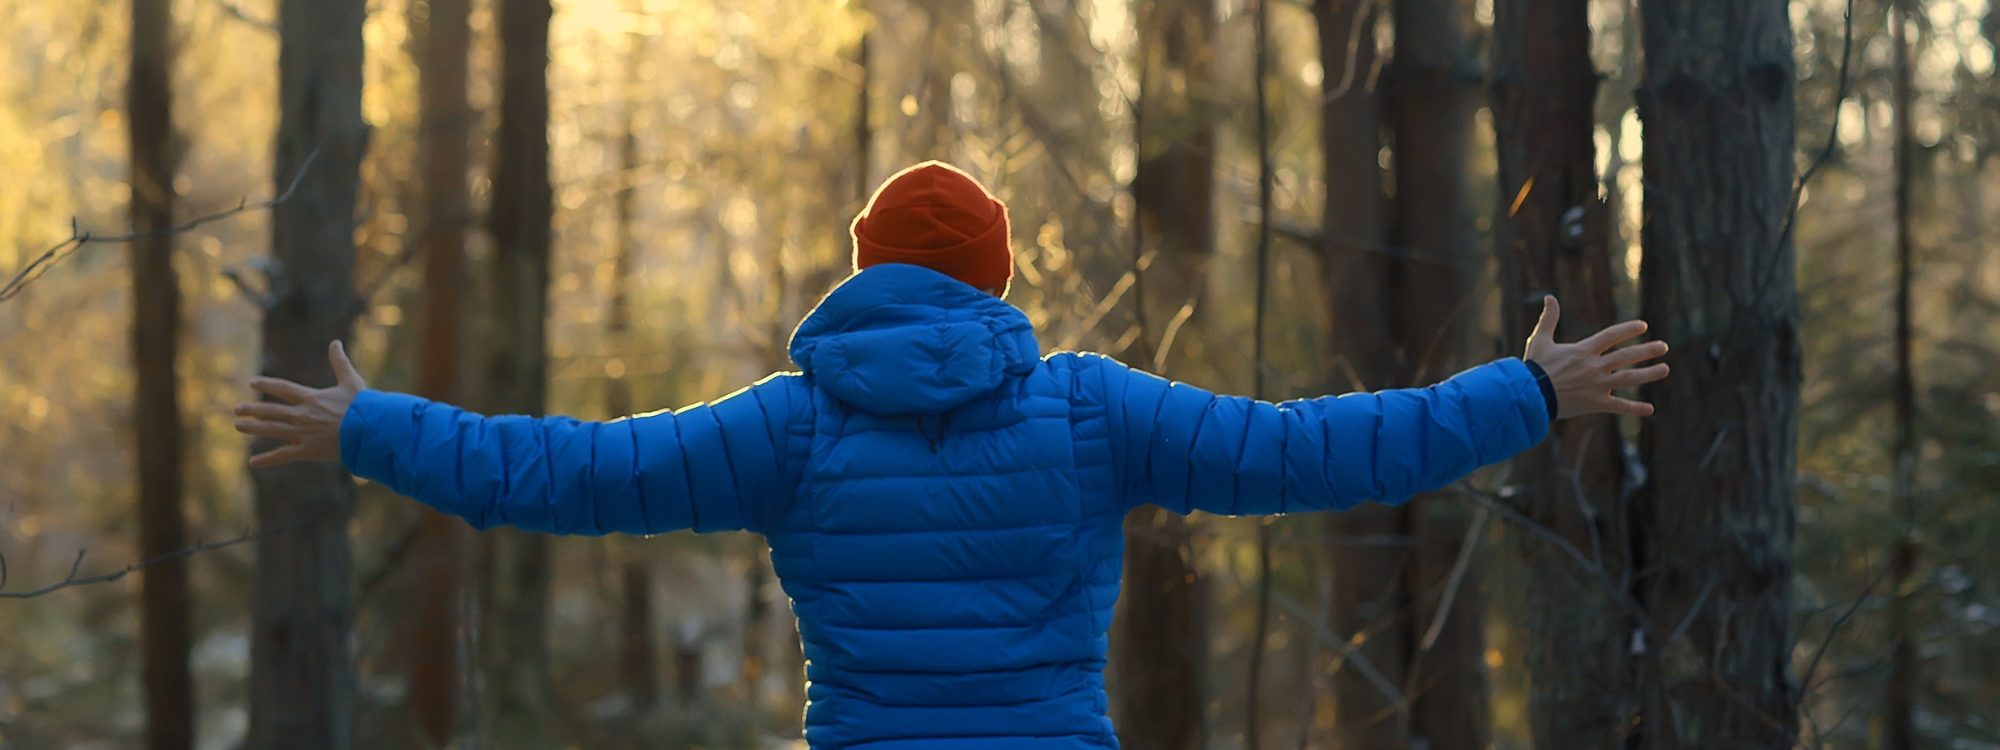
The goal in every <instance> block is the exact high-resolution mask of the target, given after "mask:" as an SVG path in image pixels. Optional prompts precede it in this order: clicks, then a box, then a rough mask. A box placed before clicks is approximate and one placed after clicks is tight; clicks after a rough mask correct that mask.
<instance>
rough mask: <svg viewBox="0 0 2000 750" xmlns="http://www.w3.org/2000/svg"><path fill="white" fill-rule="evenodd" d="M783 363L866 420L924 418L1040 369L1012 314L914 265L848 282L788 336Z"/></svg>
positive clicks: (1037, 352)
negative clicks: (863, 414) (899, 416)
mask: <svg viewBox="0 0 2000 750" xmlns="http://www.w3.org/2000/svg"><path fill="white" fill-rule="evenodd" d="M791 355H792V363H793V364H796V365H798V367H799V370H800V371H802V372H804V373H805V375H806V377H807V378H809V379H811V380H812V382H813V383H815V384H817V385H818V386H819V387H821V388H825V389H826V391H827V392H828V393H831V394H833V396H834V397H835V398H838V399H840V400H841V401H844V402H847V403H848V404H851V405H853V406H855V407H856V408H859V409H861V410H863V411H867V412H870V413H874V414H933V413H939V412H944V411H948V410H950V409H953V408H957V407H959V406H962V405H964V404H965V403H966V402H969V401H972V400H973V399H976V398H979V397H980V396H984V395H986V394H989V393H992V392H993V391H994V390H995V389H997V388H999V387H1000V386H1001V385H1002V384H1003V383H1005V382H1006V381H1007V379H1008V378H1010V377H1017V376H1020V375H1025V374H1027V373H1028V372H1030V371H1032V370H1034V368H1035V365H1036V363H1037V362H1039V361H1040V360H1041V346H1040V345H1039V344H1038V343H1036V341H1035V333H1034V326H1032V325H1031V324H1030V323H1029V322H1028V316H1027V315H1026V314H1024V313H1022V312H1021V311H1020V309H1019V308H1016V307H1014V306H1013V305H1010V304H1007V303H1006V302H1005V301H1002V300H1001V299H999V298H998V297H994V296H992V295H990V294H987V293H985V292H982V291H980V290H978V289H974V288H972V287H971V286H969V285H967V284H965V283H964V282H961V281H959V280H957V279H954V278H952V277H950V276H946V275H944V274H942V273H938V272H937V271H933V270H930V269H928V268H923V267H921V266H911V265H903V264H897V263H885V264H882V265H878V266H874V267H871V268H868V269H866V270H863V271H861V272H859V273H856V274H854V275H853V276H849V277H848V278H847V280H846V281H843V282H841V284H840V286H838V287H835V288H834V290H833V291H832V292H831V293H829V294H828V295H827V296H826V299H825V300H822V301H821V302H820V303H819V306H818V307H816V308H813V311H812V313H811V314H808V315H807V316H806V319H805V321H804V322H802V323H800V324H799V328H798V330H797V331H795V332H793V333H792V344H791Z"/></svg>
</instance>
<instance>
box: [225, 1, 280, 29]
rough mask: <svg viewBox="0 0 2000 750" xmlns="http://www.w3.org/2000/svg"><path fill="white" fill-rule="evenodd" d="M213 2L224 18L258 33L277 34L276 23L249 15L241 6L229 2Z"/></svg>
mask: <svg viewBox="0 0 2000 750" xmlns="http://www.w3.org/2000/svg"><path fill="white" fill-rule="evenodd" d="M214 2H215V7H217V8H219V9H221V10H222V14H223V15H225V16H229V17H230V18H234V19H236V20H238V21H241V22H243V23H245V24H248V25H249V26H250V27H252V28H255V29H257V30H258V31H266V32H270V33H272V34H276V33H278V22H277V21H273V20H271V19H268V18H260V17H257V16H254V15H251V14H250V12H249V11H247V10H244V9H243V6H241V5H237V4H236V3H233V2H230V0H214Z"/></svg>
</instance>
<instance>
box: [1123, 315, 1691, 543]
mask: <svg viewBox="0 0 2000 750" xmlns="http://www.w3.org/2000/svg"><path fill="white" fill-rule="evenodd" d="M1560 315H1561V310H1560V308H1559V307H1558V306H1557V304H1556V302H1555V300H1554V299H1553V298H1550V299H1549V300H1548V301H1547V302H1546V303H1545V308H1544V311H1543V316H1542V321H1541V323H1540V324H1539V325H1538V326H1537V327H1536V332H1535V334H1534V336H1533V337H1532V338H1530V340H1529V343H1528V349H1527V357H1528V359H1525V360H1524V359H1511V358H1510V359H1505V360H1500V361H1498V362H1493V363H1491V364H1487V365H1482V366H1479V367H1475V368H1472V369H1470V370H1467V371H1465V372H1463V373H1460V374H1458V375H1457V376H1455V377H1453V378H1451V379H1450V380H1447V381H1445V382H1443V383H1439V384H1437V385H1434V386H1430V387H1428V388H1410V389H1396V390H1386V391H1379V392H1375V393H1357V394H1349V395H1345V396H1337V397H1325V398H1317V399H1306V400H1299V401H1288V402H1285V403H1281V404H1273V403H1269V402H1264V401H1255V400H1252V399H1247V398H1242V397H1236V396H1218V395H1215V394H1212V393H1209V392H1208V391H1205V390H1202V389H1200V388H1195V387H1192V386H1189V385H1186V384H1181V383H1170V382H1168V381H1166V380H1164V379H1161V378H1158V377H1155V376H1153V375H1150V374H1147V373H1144V372H1139V371H1136V370H1131V369H1129V368H1126V367H1124V366H1123V365H1119V364H1117V363H1115V362H1111V361H1109V360H1104V361H1103V362H1102V363H1101V364H1102V367H1101V372H1102V373H1103V376H1104V379H1103V383H1104V389H1105V396H1106V398H1105V402H1106V404H1107V406H1108V408H1109V410H1110V414H1109V415H1108V418H1109V423H1110V426H1111V443H1112V449H1113V451H1114V452H1115V453H1116V454H1117V457H1118V460H1119V465H1120V466H1121V468H1122V472H1123V477H1122V479H1123V483H1124V486H1125V492H1126V496H1127V498H1128V499H1129V500H1130V501H1131V502H1132V503H1133V504H1138V503H1146V502H1150V503H1156V504H1158V505H1161V506H1162V507H1165V508H1167V509H1169V510H1173V511H1176V512H1181V513H1187V512H1191V511H1194V510H1202V511H1207V512H1210V513H1220V514H1226V515H1257V514H1271V513H1288V512H1297V511H1307V510H1323V509H1337V508H1346V507H1349V506H1352V505H1354V504H1356V503H1359V502H1361V501H1364V500H1377V501H1381V502H1389V503H1394V502H1400V501H1402V500H1404V499H1407V498H1409V497H1410V496H1412V495H1415V494H1418V493H1422V492H1427V491H1430V490H1435V489H1438V488H1441V487H1443V486H1445V485H1447V484H1450V483H1451V482H1453V481H1456V480H1457V479H1459V478H1460V477H1463V476H1465V475H1466V474H1469V473H1471V472H1472V471H1473V470H1475V469H1478V468H1479V467H1481V466H1485V465H1488V464H1492V463H1496V462H1499V461H1502V460H1505V459H1507V458H1509V457H1511V456H1513V455H1514V454H1516V453H1519V452H1521V451H1523V450H1526V449H1527V448H1529V447H1531V446H1533V445H1535V444H1536V443H1538V442H1540V441H1541V440H1542V438H1543V437H1544V436H1546V435H1547V434H1548V427H1549V422H1550V419H1551V418H1552V417H1555V416H1560V417H1575V416H1582V415H1585V414H1595V413H1606V412H1610V413H1619V414H1630V415H1635V416H1644V415H1647V414H1651V413H1652V407H1651V406H1650V405H1647V404H1642V403H1637V402H1633V401H1627V400H1624V399H1620V398H1617V397H1615V396H1613V395H1611V392H1612V390H1614V389H1617V388H1624V387H1629V386H1636V385H1641V384H1644V383H1649V382H1653V381H1656V380H1659V379H1661V378H1664V377H1666V375H1667V370H1666V366H1665V365H1654V366H1651V367H1643V368H1639V367H1635V366H1636V365H1638V364H1640V363H1642V362H1645V361H1647V360H1650V359H1653V358H1656V357H1658V356H1660V355H1662V354H1665V353H1666V345H1665V344H1663V343H1660V342H1652V343H1646V344H1638V345H1633V346H1628V347H1625V348H1622V349H1614V348H1613V347H1616V346H1617V345H1618V344H1620V343H1622V342H1625V341H1629V340H1631V339H1633V338H1635V337H1637V336H1638V335H1639V334H1641V333H1643V332H1644V331H1645V324H1644V323H1643V322H1638V321H1633V322H1629V323H1623V324H1619V325H1616V326H1612V327H1610V328H1607V329H1605V330H1604V331H1601V332H1599V333H1597V334H1595V335H1592V336H1590V337H1589V338H1586V339H1584V340H1583V341H1580V342H1577V343H1573V344H1559V343H1556V342H1555V340H1554V335H1553V332H1554V330H1555V323H1556V320H1557V318H1559V317H1560ZM1529 362H1533V363H1534V364H1533V365H1531V364H1529ZM1538 370H1539V372H1538ZM1545 386H1546V387H1545ZM1547 394H1553V396H1554V402H1553V403H1551V401H1550V398H1549V395H1547Z"/></svg>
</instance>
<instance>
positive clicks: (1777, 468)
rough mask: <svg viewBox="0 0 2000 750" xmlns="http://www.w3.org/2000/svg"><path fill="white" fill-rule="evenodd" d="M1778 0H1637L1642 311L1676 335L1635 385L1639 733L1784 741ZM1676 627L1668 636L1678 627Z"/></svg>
mask: <svg viewBox="0 0 2000 750" xmlns="http://www.w3.org/2000/svg"><path fill="white" fill-rule="evenodd" d="M1788 5H1789V4H1788V3H1785V2H1783V1H1782V0H1745V1H1743V2H1736V3H1713V4H1709V3H1704V4H1700V5H1699V6H1697V5H1696V4H1691V3H1686V2H1672V1H1670V0H1641V2H1640V3H1639V9H1640V14H1641V21H1642V23H1644V33H1645V41H1646V55H1645V66H1646V69H1645V80H1644V82H1643V83H1642V84H1641V87H1640V90H1639V95H1638V101H1639V114H1640V119H1641V121H1642V122H1643V123H1644V124H1645V136H1646V153H1645V173H1646V187H1647V190H1646V197H1645V200H1646V223H1645V227H1644V230H1643V238H1644V242H1645V258H1644V265H1643V268H1642V271H1643V276H1642V283H1641V287H1640V312H1641V314H1642V315H1643V317H1645V318H1646V320H1648V321H1649V322H1650V323H1651V324H1652V333H1653V334H1654V335H1656V336H1658V337H1659V338H1661V339H1664V340H1666V341H1667V342H1668V343H1669V344H1671V345H1672V346H1673V353H1672V354H1669V355H1668V362H1669V363H1670V364H1671V365H1672V366H1673V368H1674V374H1673V377H1671V378H1668V379H1667V380H1666V381H1664V382H1662V383H1659V384H1656V385H1654V386H1650V387H1648V388H1647V389H1645V392H1644V395H1645V396H1647V397H1648V398H1649V399H1650V400H1651V401H1652V402H1653V403H1654V404H1655V406H1656V407H1657V409H1658V411H1657V414H1656V416H1654V417H1652V418H1651V419H1648V420H1646V422H1645V429H1644V431H1643V432H1642V433H1641V448H1642V453H1643V455H1644V456H1645V457H1646V461H1647V465H1648V469H1647V472H1646V473H1647V477H1648V484H1647V486H1646V487H1645V488H1644V489H1643V490H1642V492H1641V494H1640V495H1639V498H1638V503H1637V506H1636V507H1635V508H1634V512H1635V513H1636V515H1637V520H1636V526H1637V533H1636V534H1635V537H1636V539H1637V547H1636V548H1635V549H1634V559H1633V569H1634V570H1640V571H1645V573H1646V574H1645V575H1644V576H1643V577H1641V578H1639V579H1638V590H1639V593H1640V601H1641V602H1642V603H1643V604H1644V605H1645V607H1646V609H1647V610H1648V612H1649V613H1650V615H1651V618H1650V619H1651V621H1652V625H1653V627H1654V632H1652V633H1649V634H1648V638H1647V640H1646V641H1645V642H1644V643H1643V644H1642V645H1643V646H1644V648H1645V649H1646V656H1647V657H1648V659H1647V663H1646V665H1645V668H1646V670H1647V671H1648V673H1649V674H1648V678H1649V679H1648V682H1646V683H1645V689H1646V690H1647V692H1648V694H1647V696H1646V699H1645V700H1646V721H1645V724H1644V727H1643V731H1644V732H1645V735H1646V737H1645V744H1646V746H1648V747H1652V748H1669V747H1724V746H1730V747H1767V748H1789V747H1791V745H1792V743H1793V741H1794V739H1795V737H1796V735H1797V732H1798V717H1797V709H1798V699H1799V698H1798V686H1797V685H1796V684H1795V682H1794V681H1793V678H1792V675H1791V668H1790V656H1791V651H1792V639H1793V633H1792V629H1791V616H1792V610H1791V589H1790V587H1791V581H1792V573H1793V563H1792V546H1793V538H1794V524H1795V511H1796V505H1795V499H1794V496H1793V482H1794V479H1795V470H1796V466H1797V445H1796V437H1797V421H1798V401H1799V377H1800V363H1799V341H1798V292H1797V289H1796V280H1795V273H1794V257H1793V250H1792V245H1791V242H1790V238H1789V237H1785V236H1782V235H1781V232H1782V228H1783V227H1784V224H1785V217H1786V215H1787V212H1788V208H1789V205H1790V201H1789V199H1790V193H1791V188H1792V182H1793V179H1794V175H1793V167H1794V165H1793V155H1792V145H1793V144H1792V141H1793V126H1794V122H1793V119H1794V101H1793V93H1794V92H1793V81H1794V76H1793V62H1792V33H1791V24H1790V22H1789V18H1788V17H1787V15H1786V8H1787V6H1788ZM1675 631H1680V632H1681V634H1682V635H1681V638H1680V639H1678V640H1676V641H1674V642H1671V643H1668V642H1662V641H1663V640H1664V639H1665V638H1667V637H1668V636H1669V635H1672V634H1673V632H1675Z"/></svg>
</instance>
